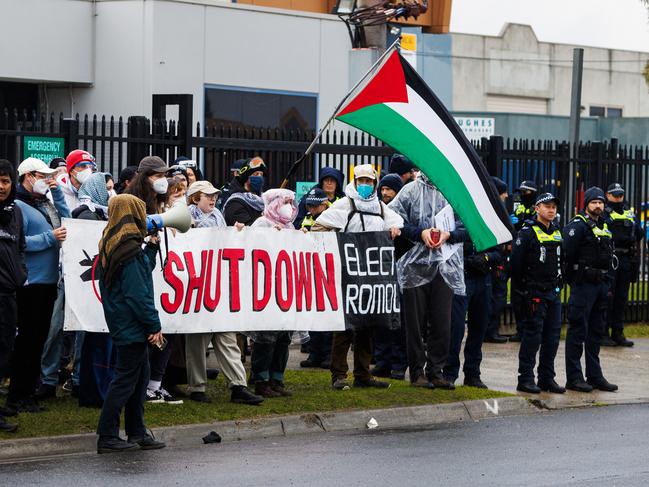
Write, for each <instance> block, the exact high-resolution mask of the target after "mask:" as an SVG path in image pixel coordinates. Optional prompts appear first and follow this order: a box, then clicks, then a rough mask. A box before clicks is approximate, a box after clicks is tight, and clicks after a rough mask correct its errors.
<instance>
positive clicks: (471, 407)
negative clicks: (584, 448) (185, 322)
mask: <svg viewBox="0 0 649 487" xmlns="http://www.w3.org/2000/svg"><path fill="white" fill-rule="evenodd" d="M635 342H636V345H635V347H633V348H630V349H624V348H603V349H602V352H601V355H600V358H601V362H602V368H603V370H604V374H605V375H606V377H607V379H608V380H609V381H611V382H614V383H616V384H618V385H619V386H620V390H619V392H616V393H605V392H599V391H597V392H593V393H590V394H582V393H576V392H572V391H568V392H567V393H566V394H563V395H558V394H547V393H544V394H539V395H533V394H518V395H517V397H507V398H499V399H489V400H478V401H465V402H459V403H449V404H432V405H426V406H414V407H400V408H390V409H377V410H364V411H336V412H323V413H318V414H303V415H291V416H281V417H280V416H274V417H266V418H259V419H248V420H238V421H222V422H215V423H209V424H195V425H184V426H174V427H167V428H156V429H155V431H154V433H155V434H156V436H157V437H158V438H160V439H162V440H163V441H166V442H167V444H168V446H170V447H174V446H191V445H195V446H200V445H202V444H203V442H202V437H203V436H205V435H207V434H208V433H209V432H210V431H216V432H217V433H218V434H219V435H221V437H222V441H224V442H229V441H239V440H247V439H256V438H265V437H273V436H288V435H296V434H314V433H324V432H331V431H354V430H365V429H368V428H371V427H372V425H371V424H368V423H369V422H370V420H371V419H372V418H374V420H375V421H376V424H377V426H376V428H379V429H399V428H413V427H419V428H426V427H432V426H435V425H439V424H450V423H461V422H467V421H480V420H484V419H489V418H495V417H500V416H511V415H523V414H540V413H542V412H543V411H545V410H550V409H562V408H570V407H588V406H602V405H614V404H632V403H649V365H648V364H649V339H638V340H635ZM563 350H564V342H563V341H562V342H561V346H560V349H559V355H558V356H557V360H556V368H557V372H558V374H557V382H559V383H560V384H563V383H565V370H564V369H565V366H564V354H563ZM305 357H306V356H305V355H303V354H301V353H300V352H299V349H298V348H297V347H296V348H293V349H292V350H291V357H290V361H289V367H290V368H299V362H300V360H303V359H304V358H305ZM349 359H350V364H351V363H352V361H351V360H352V359H351V356H350V358H349ZM517 367H518V344H517V343H507V344H502V345H496V344H485V345H484V348H483V365H482V379H483V381H484V382H485V383H486V384H487V385H488V386H489V387H490V388H491V389H495V390H500V391H505V392H511V393H514V394H516V377H517V373H516V370H517ZM458 383H461V378H460V381H458ZM96 438H97V437H96V436H95V435H94V434H81V435H66V436H58V437H50V438H26V439H19V440H4V441H0V463H9V462H14V461H20V460H26V459H29V458H34V457H39V458H42V457H48V456H55V455H65V454H80V453H94V452H95V451H96Z"/></svg>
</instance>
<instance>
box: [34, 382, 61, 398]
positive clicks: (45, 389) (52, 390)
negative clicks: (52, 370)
mask: <svg viewBox="0 0 649 487" xmlns="http://www.w3.org/2000/svg"><path fill="white" fill-rule="evenodd" d="M51 397H56V386H52V385H50V384H41V385H40V386H38V390H37V391H36V392H35V393H34V399H36V400H37V401H43V400H45V399H49V398H51Z"/></svg>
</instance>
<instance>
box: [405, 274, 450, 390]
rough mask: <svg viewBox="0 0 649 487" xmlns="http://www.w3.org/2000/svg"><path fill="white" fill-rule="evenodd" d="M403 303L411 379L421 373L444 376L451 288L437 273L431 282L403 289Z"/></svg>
mask: <svg viewBox="0 0 649 487" xmlns="http://www.w3.org/2000/svg"><path fill="white" fill-rule="evenodd" d="M403 304H404V306H403V310H402V311H404V312H405V316H406V342H407V348H408V366H409V367H410V380H411V381H415V380H416V379H417V378H418V377H419V376H420V375H421V374H423V373H425V374H426V376H427V377H428V378H429V379H431V378H439V379H441V378H443V376H442V369H443V367H444V364H445V363H446V359H447V358H448V352H449V346H450V340H451V308H452V305H453V290H452V289H451V288H450V287H448V285H447V284H446V282H444V278H442V276H441V275H440V274H439V272H438V273H437V275H436V276H435V279H433V280H432V281H431V282H429V283H427V284H424V285H423V286H419V287H413V288H409V289H404V291H403ZM423 336H425V337H426V345H425V348H424V340H423V338H422V337H423Z"/></svg>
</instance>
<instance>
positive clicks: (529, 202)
mask: <svg viewBox="0 0 649 487" xmlns="http://www.w3.org/2000/svg"><path fill="white" fill-rule="evenodd" d="M535 200H536V194H535V193H532V192H530V193H527V194H523V193H521V203H523V205H525V207H526V208H530V207H532V206H534V203H535Z"/></svg>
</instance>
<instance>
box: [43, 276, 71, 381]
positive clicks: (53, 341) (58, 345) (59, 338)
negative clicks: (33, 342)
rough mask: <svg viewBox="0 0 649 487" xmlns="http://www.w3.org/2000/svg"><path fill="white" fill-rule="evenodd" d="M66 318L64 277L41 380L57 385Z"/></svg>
mask: <svg viewBox="0 0 649 487" xmlns="http://www.w3.org/2000/svg"><path fill="white" fill-rule="evenodd" d="M64 319H65V288H64V284H63V279H59V283H58V285H57V295H56V301H55V302H54V311H53V312H52V320H51V321H50V331H49V333H48V334H47V340H46V341H45V346H44V347H43V355H42V356H41V382H42V383H43V384H47V385H50V386H56V384H58V382H59V370H60V369H61V365H62V364H61V356H62V355H63V321H64Z"/></svg>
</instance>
